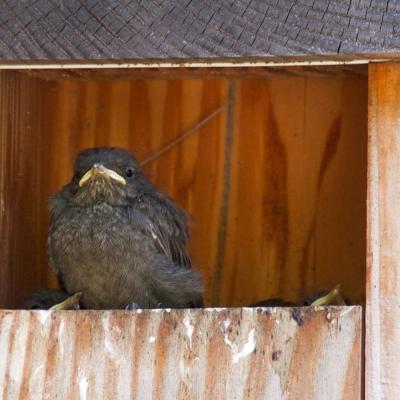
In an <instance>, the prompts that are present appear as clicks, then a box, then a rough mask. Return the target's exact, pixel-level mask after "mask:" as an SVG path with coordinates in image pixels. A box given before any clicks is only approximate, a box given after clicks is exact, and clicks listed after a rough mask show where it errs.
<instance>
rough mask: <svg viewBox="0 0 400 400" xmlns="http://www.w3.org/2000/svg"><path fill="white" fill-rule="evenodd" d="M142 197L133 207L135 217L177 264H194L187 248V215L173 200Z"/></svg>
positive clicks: (182, 265)
mask: <svg viewBox="0 0 400 400" xmlns="http://www.w3.org/2000/svg"><path fill="white" fill-rule="evenodd" d="M147 200H148V199H146V198H142V199H141V201H140V202H137V203H136V204H134V206H133V207H131V211H132V212H133V217H134V218H135V220H136V221H137V222H138V223H139V225H140V226H141V227H142V228H144V229H145V230H146V231H147V233H148V235H151V236H152V237H153V239H154V241H155V242H156V245H157V247H158V248H159V249H160V250H161V251H162V252H163V253H165V254H166V255H168V256H169V257H170V258H171V259H172V260H173V261H174V263H175V264H176V265H179V266H181V267H184V268H190V267H191V266H192V263H191V260H190V257H189V254H188V253H187V250H186V242H187V240H188V231H187V226H186V217H185V214H184V212H183V211H182V210H180V209H179V208H178V207H176V206H175V204H174V203H173V202H172V200H170V199H168V198H166V199H161V200H159V199H155V198H154V197H152V198H151V199H149V201H147Z"/></svg>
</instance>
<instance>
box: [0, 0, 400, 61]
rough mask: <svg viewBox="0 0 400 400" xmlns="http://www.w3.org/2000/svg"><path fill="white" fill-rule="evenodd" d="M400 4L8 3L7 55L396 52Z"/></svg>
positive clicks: (260, 0) (391, 0) (363, 0)
mask: <svg viewBox="0 0 400 400" xmlns="http://www.w3.org/2000/svg"><path fill="white" fill-rule="evenodd" d="M399 50H400V0H335V1H332V0H331V1H329V0H202V1H201V0H175V1H173V0H146V1H129V0H109V1H106V0H87V1H86V0H65V1H62V0H3V1H1V2H0V59H1V60H3V61H7V60H8V61H12V60H50V61H51V60H53V61H54V60H113V59H120V60H129V59H130V60H133V59H136V60H137V59H161V60H162V59H166V58H176V59H179V58H185V59H195V58H202V59H208V58H221V57H230V58H236V57H268V56H303V55H343V54H372V53H391V52H394V53H396V52H399Z"/></svg>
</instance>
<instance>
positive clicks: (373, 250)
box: [365, 63, 400, 400]
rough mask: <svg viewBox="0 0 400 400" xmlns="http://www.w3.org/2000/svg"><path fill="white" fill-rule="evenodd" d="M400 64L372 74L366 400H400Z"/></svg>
mask: <svg viewBox="0 0 400 400" xmlns="http://www.w3.org/2000/svg"><path fill="white" fill-rule="evenodd" d="M399 87H400V64H398V63H396V64H390V63H389V64H371V65H370V70H369V142H368V145H369V156H368V161H369V170H368V241H367V243H368V265H367V308H366V360H365V365H366V379H365V381H366V398H367V399H371V400H372V399H397V398H400V381H399V376H400V363H399V347H400V322H399V321H400V296H399V293H400V236H399V215H400V201H399V193H400V180H399V177H400V135H399V132H400V108H399V104H400V92H399Z"/></svg>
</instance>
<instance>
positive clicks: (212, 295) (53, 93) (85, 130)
mask: <svg viewBox="0 0 400 400" xmlns="http://www.w3.org/2000/svg"><path fill="white" fill-rule="evenodd" d="M13 82H14V83H13ZM15 82H17V83H18V84H15ZM14 84H15V85H16V86H12V85H14ZM14 87H16V89H14ZM7 91H16V92H18V93H19V95H18V96H20V97H21V98H23V100H21V99H20V100H19V102H20V103H21V101H25V102H26V104H30V107H31V112H33V117H32V114H30V115H31V117H29V118H28V117H27V116H26V115H25V114H24V115H25V116H24V115H22V113H23V110H22V108H21V106H18V105H16V103H18V101H17V100H15V101H14V102H10V101H9V100H8V95H7V93H9V92H7ZM0 96H1V100H2V101H1V106H2V114H1V115H0V119H1V123H2V125H1V126H2V128H1V131H0V137H1V140H2V148H1V156H2V160H1V162H2V175H1V177H2V179H3V177H6V178H4V179H6V180H4V179H3V180H2V181H1V182H2V183H1V184H2V185H3V186H2V187H3V190H4V191H5V193H7V196H8V197H7V199H8V200H7V201H6V208H7V207H9V208H10V210H11V209H12V210H13V211H12V212H13V214H10V213H9V212H8V208H7V209H6V211H5V212H3V213H2V218H3V220H4V218H6V219H7V218H10V215H16V216H18V218H16V219H15V220H14V219H11V220H10V219H8V220H7V221H6V222H4V221H3V220H2V222H1V223H2V238H1V246H2V247H1V250H2V258H1V259H2V260H4V261H2V265H1V271H2V272H0V276H1V277H2V278H3V279H2V283H1V286H0V287H1V292H0V306H3V307H4V306H16V305H18V302H19V301H20V300H21V299H22V298H23V297H24V296H25V295H27V294H28V293H29V291H30V290H32V289H33V288H34V287H39V286H46V285H49V284H54V280H53V278H52V276H51V273H50V272H46V271H48V270H47V266H46V265H45V235H46V224H47V217H46V210H45V207H46V204H45V203H46V198H47V197H48V196H49V195H50V194H51V193H52V192H54V191H55V190H57V189H58V188H60V187H61V186H62V185H64V184H65V183H66V182H67V181H68V180H69V179H70V176H71V170H72V163H73V158H74V156H75V155H76V153H77V152H78V151H79V150H81V149H83V148H86V147H91V146H104V145H113V146H122V147H126V148H128V149H130V150H132V151H133V152H134V153H135V154H136V156H137V158H138V159H139V160H144V159H146V158H147V157H149V156H151V155H152V154H154V153H155V152H157V151H158V150H159V149H162V148H163V147H164V146H165V145H166V144H168V143H170V142H171V141H173V140H174V139H176V138H178V137H179V136H180V135H181V134H182V133H184V132H186V131H187V130H188V129H190V128H192V127H193V126H195V125H196V124H197V123H198V122H199V121H201V120H203V119H204V118H205V117H207V116H208V115H210V114H211V113H213V112H214V111H215V110H217V109H220V112H219V113H217V115H215V116H214V117H213V118H212V119H211V120H210V121H209V122H207V123H206V124H204V125H203V126H202V127H201V128H200V129H198V130H197V131H196V132H194V133H193V134H191V135H190V136H188V137H187V138H186V139H185V140H183V141H182V142H180V143H179V144H177V145H176V146H174V147H173V148H172V149H171V150H169V151H167V152H165V153H163V154H162V155H160V156H159V157H158V158H156V159H155V160H153V161H151V162H148V163H147V164H146V165H145V166H144V171H145V173H146V174H147V176H148V177H149V178H150V179H151V180H152V181H154V182H155V183H156V184H157V185H158V186H159V187H160V188H161V189H163V190H165V191H166V192H168V193H169V194H170V195H171V196H172V197H173V198H175V199H176V200H177V202H178V203H179V204H181V205H182V206H183V207H184V208H186V209H187V210H188V211H189V212H190V213H191V215H192V222H191V230H192V241H191V244H190V249H191V253H192V256H193V260H194V263H195V265H197V266H198V268H199V269H201V270H202V272H203V274H204V277H205V284H206V287H207V293H206V301H207V304H213V305H244V304H248V303H251V302H254V301H257V300H262V299H265V298H267V297H276V296H280V297H285V298H287V299H291V300H299V299H301V298H302V297H303V296H304V295H308V294H310V293H312V292H314V291H316V290H317V291H318V290H320V289H323V288H326V287H332V286H334V285H335V284H336V283H339V282H342V283H343V286H344V290H345V292H346V294H347V295H348V296H349V297H350V298H351V299H352V300H353V301H354V302H361V301H363V299H364V292H365V290H364V287H365V230H366V228H365V225H366V223H365V220H366V209H365V203H366V140H367V139H366V138H367V80H366V77H365V76H358V75H350V74H347V75H338V74H329V75H327V76H307V77H302V76H269V77H262V78H257V79H235V78H229V79H228V78H213V79H199V78H196V79H192V80H190V79H185V80H175V79H174V80H172V79H167V80H148V79H147V80H145V79H143V80H140V79H135V80H120V81H118V80H88V79H86V80H82V79H75V80H72V79H64V80H58V81H54V82H51V81H44V80H40V79H38V78H29V77H26V76H19V75H17V74H16V73H3V78H2V80H1V86H0ZM221 107H222V108H221ZM4 108H7V110H8V111H7V113H8V114H7V115H8V116H6V115H5V114H4ZM28 108H29V107H28ZM37 109H38V110H39V111H38V110H37ZM11 114H12V115H14V114H16V117H15V116H14V117H13V118H16V119H17V120H18V121H20V127H19V128H16V127H14V128H13V132H14V133H13V134H12V135H11V133H10V132H11V131H10V129H9V128H7V126H5V125H4V121H7V120H8V119H9V118H11V117H9V115H11ZM31 120H32V121H31ZM28 125H30V130H28V129H27V126H28ZM10 135H11V136H12V138H11V136H10ZM4 141H7V143H6V144H5V142H4ZM13 141H16V142H18V144H17V145H16V144H15V143H14V142H13ZM28 142H29V143H30V144H29V146H28ZM13 143H14V144H13ZM18 146H20V147H18ZM28 148H29V151H28ZM17 154H18V157H17ZM21 156H22V161H19V163H20V169H18V170H16V169H15V163H16V162H17V161H16V160H20V158H21ZM7 179H8V180H7ZM26 181H28V182H30V185H31V186H30V187H29V188H28V189H27V190H24V191H23V190H22V185H23V184H24V182H26ZM14 184H15V186H13V185H14ZM15 190H16V191H17V193H19V195H18V196H19V197H17V198H16V199H15V201H13V200H11V199H14V197H12V196H13V192H14V191H15ZM2 204H3V203H2ZM22 206H23V207H22ZM21 207H22V208H21ZM4 215H5V216H6V217H4ZM7 216H8V217H7ZM16 222H17V224H16ZM3 227H4V229H3ZM4 231H7V235H11V236H12V240H11V239H10V237H8V236H7V237H8V238H7V239H4V237H3V232H4ZM10 240H11V241H10ZM32 240H33V242H31V241H32ZM26 242H29V243H28V247H26ZM3 248H7V249H8V250H7V251H8V253H7V254H8V256H5V257H4V256H3V255H4V254H5V253H3Z"/></svg>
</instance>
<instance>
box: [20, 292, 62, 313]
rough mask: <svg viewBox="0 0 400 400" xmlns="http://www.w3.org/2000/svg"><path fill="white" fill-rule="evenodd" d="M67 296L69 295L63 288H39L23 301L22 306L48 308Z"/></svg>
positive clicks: (33, 308) (28, 308) (26, 307)
mask: <svg viewBox="0 0 400 400" xmlns="http://www.w3.org/2000/svg"><path fill="white" fill-rule="evenodd" d="M67 298H68V295H67V294H66V293H65V292H63V291H62V290H58V289H38V290H36V292H34V293H33V294H32V295H31V296H29V297H28V298H27V299H26V300H25V301H24V302H23V303H22V308H23V309H27V310H48V309H49V308H51V307H53V306H54V305H56V304H58V303H61V302H63V301H64V300H66V299H67Z"/></svg>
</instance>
